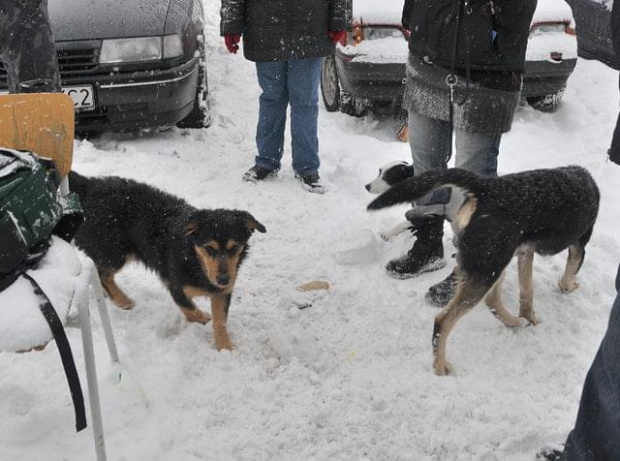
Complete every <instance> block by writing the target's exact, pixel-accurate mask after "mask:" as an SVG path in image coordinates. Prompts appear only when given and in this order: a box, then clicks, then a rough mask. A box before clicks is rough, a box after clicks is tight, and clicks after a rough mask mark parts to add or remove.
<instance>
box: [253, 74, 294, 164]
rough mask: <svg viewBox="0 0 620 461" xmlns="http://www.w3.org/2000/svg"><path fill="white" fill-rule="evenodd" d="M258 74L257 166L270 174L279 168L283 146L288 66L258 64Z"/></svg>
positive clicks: (287, 96)
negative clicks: (259, 90)
mask: <svg viewBox="0 0 620 461" xmlns="http://www.w3.org/2000/svg"><path fill="white" fill-rule="evenodd" d="M256 75H257V76H258V84H259V86H260V88H261V90H262V93H261V95H260V98H259V110H258V126H257V129H256V147H257V149H258V155H257V156H256V159H255V163H256V166H257V167H260V168H263V169H265V170H269V171H277V170H279V169H280V159H281V158H282V150H283V147H284V129H285V127H286V108H287V106H288V100H289V99H288V98H289V95H288V89H287V78H288V75H287V63H286V62H257V63H256Z"/></svg>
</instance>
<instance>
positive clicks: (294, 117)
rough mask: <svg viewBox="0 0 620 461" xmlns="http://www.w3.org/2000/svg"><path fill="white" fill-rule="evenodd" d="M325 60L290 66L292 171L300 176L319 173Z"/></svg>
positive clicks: (313, 60) (312, 59)
mask: <svg viewBox="0 0 620 461" xmlns="http://www.w3.org/2000/svg"><path fill="white" fill-rule="evenodd" d="M322 63H323V58H309V59H300V60H296V61H289V62H288V93H289V97H290V103H291V137H292V147H293V149H292V150H293V170H294V171H295V173H296V174H297V175H299V176H306V175H316V174H318V172H319V166H320V160H319V138H318V118H319V83H320V80H321V65H322Z"/></svg>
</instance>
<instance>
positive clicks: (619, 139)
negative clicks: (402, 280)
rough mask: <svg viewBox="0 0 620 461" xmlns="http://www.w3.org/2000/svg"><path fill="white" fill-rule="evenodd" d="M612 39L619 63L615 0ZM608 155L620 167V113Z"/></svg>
mask: <svg viewBox="0 0 620 461" xmlns="http://www.w3.org/2000/svg"><path fill="white" fill-rule="evenodd" d="M611 39H612V42H613V46H614V51H615V52H616V56H617V57H618V62H620V2H619V1H618V0H614V3H613V5H612V8H611ZM619 82H620V81H619ZM619 86H620V85H619ZM608 155H609V160H611V161H612V162H614V163H616V164H617V165H620V113H618V120H617V121H616V128H615V129H614V134H613V138H612V140H611V147H610V148H609V151H608Z"/></svg>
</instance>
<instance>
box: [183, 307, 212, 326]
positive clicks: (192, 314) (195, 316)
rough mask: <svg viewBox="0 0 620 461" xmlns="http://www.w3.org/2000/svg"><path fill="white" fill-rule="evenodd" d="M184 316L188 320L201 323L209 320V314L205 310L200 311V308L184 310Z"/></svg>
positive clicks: (204, 323)
mask: <svg viewBox="0 0 620 461" xmlns="http://www.w3.org/2000/svg"><path fill="white" fill-rule="evenodd" d="M185 318H186V319H187V321H188V322H191V323H200V324H201V325H206V324H207V323H209V322H210V321H211V315H209V314H207V313H206V312H203V311H201V310H200V309H192V310H191V311H185Z"/></svg>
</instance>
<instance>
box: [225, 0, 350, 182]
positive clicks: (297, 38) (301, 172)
mask: <svg viewBox="0 0 620 461" xmlns="http://www.w3.org/2000/svg"><path fill="white" fill-rule="evenodd" d="M220 13H221V26H220V32H221V35H222V36H223V37H224V42H225V44H226V47H227V48H228V51H229V52H231V53H233V54H234V53H236V52H237V50H238V49H239V42H240V40H241V37H243V53H244V56H245V58H246V59H248V60H250V61H254V62H256V74H257V76H258V84H259V85H260V88H261V90H262V93H261V96H260V99H259V106H260V107H259V115H258V127H257V130H256V147H257V150H258V155H257V156H256V159H255V164H254V166H253V167H252V168H250V169H249V170H248V171H247V172H246V173H245V174H244V175H243V179H244V180H245V181H249V182H254V183H256V182H258V181H263V180H265V179H267V178H270V177H274V176H276V174H277V172H278V170H279V169H280V162H281V159H282V154H283V152H284V130H285V128H286V111H287V108H288V106H289V105H290V107H291V138H292V154H293V170H294V172H295V176H296V177H298V178H299V179H300V181H301V185H302V187H303V188H304V189H305V190H307V191H309V192H316V193H324V192H325V188H324V186H323V185H322V183H321V178H320V176H319V167H320V164H321V162H320V159H319V139H318V134H317V126H318V116H319V106H318V103H319V94H318V93H319V83H320V77H321V65H322V63H323V58H324V57H325V56H328V55H331V54H333V53H334V49H335V44H336V43H338V42H342V41H344V40H345V37H346V31H347V30H349V29H350V26H351V14H352V0H325V1H317V0H295V1H285V2H282V0H222V8H221V10H220Z"/></svg>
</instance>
